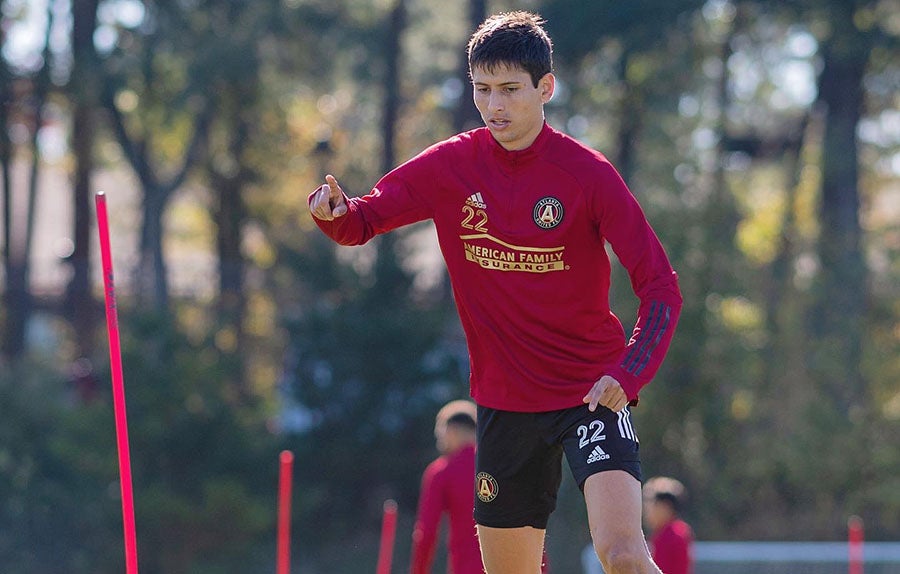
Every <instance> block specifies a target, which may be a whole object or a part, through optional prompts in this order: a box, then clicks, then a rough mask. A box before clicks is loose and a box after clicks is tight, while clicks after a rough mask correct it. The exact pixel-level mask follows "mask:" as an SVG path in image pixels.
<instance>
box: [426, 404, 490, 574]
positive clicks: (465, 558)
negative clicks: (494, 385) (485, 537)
mask: <svg viewBox="0 0 900 574" xmlns="http://www.w3.org/2000/svg"><path fill="white" fill-rule="evenodd" d="M475 409H476V407H475V403H473V402H471V401H462V400H460V401H451V402H450V403H447V404H446V405H444V407H443V408H442V409H441V410H440V411H438V414H437V417H436V420H435V424H434V436H435V440H436V443H437V448H438V451H439V452H440V453H441V456H440V457H439V458H438V459H436V460H435V461H433V462H432V463H431V464H429V465H428V467H427V468H426V469H425V472H424V473H423V474H422V488H421V490H420V492H419V509H418V512H417V513H416V525H415V527H414V529H413V545H412V563H411V567H410V574H430V572H431V564H432V562H433V560H434V549H435V546H436V545H437V535H438V530H439V527H440V523H441V516H442V515H444V514H447V516H448V518H449V530H448V533H447V550H448V560H447V561H448V566H449V570H448V572H451V573H452V574H482V572H484V568H483V566H482V565H481V550H480V549H479V548H478V537H477V536H476V534H475V520H474V519H473V518H472V508H473V507H474V506H475V493H474V490H473V489H472V477H473V476H474V474H475V417H476V411H475Z"/></svg>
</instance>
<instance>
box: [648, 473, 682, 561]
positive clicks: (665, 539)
mask: <svg viewBox="0 0 900 574" xmlns="http://www.w3.org/2000/svg"><path fill="white" fill-rule="evenodd" d="M683 502H684V485H683V484H681V482H679V481H677V480H675V479H674V478H669V477H666V476H657V477H654V478H651V479H650V480H648V481H647V482H646V484H644V520H645V521H646V522H647V526H648V527H649V528H650V530H651V531H652V533H653V534H652V536H651V538H650V553H651V554H652V556H653V561H654V562H656V565H657V566H659V569H660V570H662V571H663V572H664V573H665V574H692V573H693V571H694V564H693V557H692V545H693V543H694V534H693V532H691V527H690V526H689V525H688V524H687V522H685V521H684V520H682V519H681V506H682V504H683Z"/></svg>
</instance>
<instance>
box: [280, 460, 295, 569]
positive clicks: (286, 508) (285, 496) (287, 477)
mask: <svg viewBox="0 0 900 574" xmlns="http://www.w3.org/2000/svg"><path fill="white" fill-rule="evenodd" d="M278 458H279V462H280V465H279V472H278V552H277V553H278V559H277V566H276V574H290V571H291V483H292V475H293V468H294V453H292V452H291V451H289V450H283V451H281V455H280V456H279V457H278Z"/></svg>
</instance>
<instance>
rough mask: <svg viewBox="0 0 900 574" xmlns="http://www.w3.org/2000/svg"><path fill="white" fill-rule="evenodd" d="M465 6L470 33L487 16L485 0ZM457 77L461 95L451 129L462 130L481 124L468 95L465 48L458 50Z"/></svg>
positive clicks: (468, 83) (476, 0) (474, 0)
mask: <svg viewBox="0 0 900 574" xmlns="http://www.w3.org/2000/svg"><path fill="white" fill-rule="evenodd" d="M467 7H468V10H467V14H466V15H467V20H466V21H467V23H468V26H467V31H468V32H469V34H471V33H472V32H474V31H475V29H476V28H478V26H479V25H481V23H482V22H484V21H485V19H486V18H487V17H488V13H487V0H469V2H468V3H467ZM464 48H465V47H464ZM457 78H458V79H459V83H460V86H462V95H461V96H460V97H459V99H458V101H457V104H456V107H455V108H454V110H453V131H455V132H462V131H465V130H470V129H472V128H476V127H480V126H481V115H480V114H479V113H478V108H476V107H475V103H474V102H473V101H472V98H471V97H470V80H469V56H468V53H467V51H466V50H465V49H462V50H460V55H459V69H458V71H457Z"/></svg>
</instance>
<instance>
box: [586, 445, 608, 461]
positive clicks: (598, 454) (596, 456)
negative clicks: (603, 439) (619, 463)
mask: <svg viewBox="0 0 900 574" xmlns="http://www.w3.org/2000/svg"><path fill="white" fill-rule="evenodd" d="M608 458H609V455H608V454H606V453H605V452H604V451H603V449H602V448H600V447H599V446H595V447H594V450H592V451H591V455H590V456H589V457H588V459H587V463H588V464H591V463H592V462H597V461H600V460H607V459H608Z"/></svg>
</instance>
